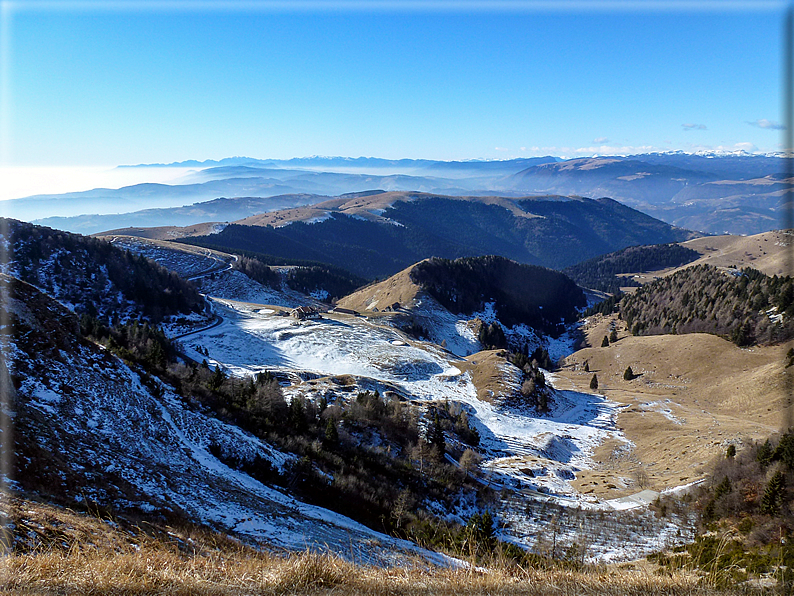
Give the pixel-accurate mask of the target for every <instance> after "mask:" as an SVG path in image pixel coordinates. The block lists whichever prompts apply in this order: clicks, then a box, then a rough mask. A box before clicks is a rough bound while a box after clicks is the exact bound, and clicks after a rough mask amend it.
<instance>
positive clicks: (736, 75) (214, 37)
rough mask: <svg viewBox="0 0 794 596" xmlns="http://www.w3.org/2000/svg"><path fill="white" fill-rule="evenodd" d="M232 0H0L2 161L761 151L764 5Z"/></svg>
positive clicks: (773, 69)
mask: <svg viewBox="0 0 794 596" xmlns="http://www.w3.org/2000/svg"><path fill="white" fill-rule="evenodd" d="M235 6H236V7H235V8H234V9H232V10H219V9H218V5H201V4H188V5H181V4H179V3H171V4H158V3H151V4H137V5H136V4H135V3H133V4H123V3H121V4H115V5H112V8H107V7H105V8H104V9H98V8H93V5H92V4H91V3H83V4H60V3H57V2H56V3H47V4H45V5H41V4H39V3H36V2H27V3H25V2H23V3H19V2H17V3H14V4H8V3H6V4H5V6H4V10H3V15H4V16H3V18H4V23H3V28H2V32H3V33H4V39H3V40H2V49H3V54H4V56H3V64H4V73H3V87H4V88H3V98H4V100H5V101H4V108H3V118H4V125H3V128H4V132H5V135H4V137H5V138H4V146H3V159H4V161H5V164H6V165H36V166H54V165H68V166H75V165H84V166H85V165H110V164H131V163H152V162H173V161H180V160H185V159H218V158H222V157H228V156H233V155H246V156H252V157H261V158H266V157H272V158H289V157H296V156H306V155H344V156H353V157H357V156H377V157H386V158H402V157H415V158H431V159H475V158H486V159H494V158H496V159H504V158H509V157H518V156H530V155H547V154H554V155H562V156H574V155H584V154H593V153H602V154H604V153H634V152H644V151H650V150H671V149H682V150H687V151H691V150H697V149H709V148H710V149H716V148H724V149H734V148H744V149H747V150H751V151H756V150H758V151H775V150H777V149H779V143H780V141H781V132H780V130H778V129H777V124H778V123H780V121H781V120H782V109H781V104H782V102H781V91H782V88H781V69H782V67H781V44H782V41H781V36H782V16H783V6H784V5H783V4H782V3H781V4H774V3H756V4H752V5H751V4H747V5H744V4H737V3H730V4H725V3H722V4H721V3H719V2H718V3H716V5H714V3H688V4H686V5H685V6H684V8H681V9H680V10H643V9H642V5H641V4H637V5H633V8H632V5H631V4H620V3H618V8H617V9H611V10H610V9H607V8H609V7H610V6H612V5H606V4H604V3H596V4H595V5H594V6H595V8H594V9H588V8H587V6H589V5H586V6H585V8H582V6H581V4H577V5H576V6H577V7H578V8H575V9H570V10H553V9H549V8H548V6H547V5H546V4H533V3H532V2H524V3H521V4H518V5H511V4H509V3H508V4H507V5H505V4H504V3H503V4H502V5H501V6H502V8H501V9H500V10H484V9H483V6H482V5H465V4H454V3H452V4H448V5H444V6H443V9H435V8H433V9H431V8H427V5H425V6H424V7H423V5H422V4H421V3H418V4H417V3H414V4H412V5H411V8H409V9H400V8H399V6H398V7H397V8H395V5H394V4H389V5H382V4H379V5H376V6H375V7H374V8H368V5H366V4H361V3H353V4H333V3H332V4H330V5H324V4H322V3H319V4H309V5H307V6H305V7H304V10H299V11H292V10H283V9H280V8H279V7H278V6H277V5H273V4H259V3H256V2H251V3H246V4H237V5H235ZM326 6H329V7H331V8H326ZM472 6H474V8H472ZM505 6H508V8H507V9H505V8H504V7H505ZM514 6H518V7H519V8H518V9H516V8H513V7H514ZM704 6H705V8H704ZM713 6H716V8H714V7H713ZM175 7H176V8H175ZM180 7H181V8H180ZM417 7H418V8H417ZM626 7H628V8H626ZM638 7H639V8H638ZM436 8H437V5H436Z"/></svg>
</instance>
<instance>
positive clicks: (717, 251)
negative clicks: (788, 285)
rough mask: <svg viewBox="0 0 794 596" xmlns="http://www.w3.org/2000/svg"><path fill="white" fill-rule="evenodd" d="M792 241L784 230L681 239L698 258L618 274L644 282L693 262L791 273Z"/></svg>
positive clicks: (768, 272)
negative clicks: (691, 260) (647, 269)
mask: <svg viewBox="0 0 794 596" xmlns="http://www.w3.org/2000/svg"><path fill="white" fill-rule="evenodd" d="M792 242H794V235H791V233H789V232H784V231H780V230H778V231H773V232H763V233H761V234H755V235H753V236H731V235H724V236H706V237H704V238H695V239H694V240H687V241H686V242H681V243H680V244H681V246H686V247H687V248H691V249H692V250H696V251H697V252H699V253H700V255H701V256H700V258H699V259H697V260H695V261H693V262H691V263H687V264H686V265H682V266H681V267H669V268H667V269H661V270H659V271H649V272H645V273H626V274H622V275H621V276H620V277H631V278H634V279H635V280H636V281H638V282H640V283H642V284H646V283H650V282H652V281H653V280H654V279H655V278H657V277H665V276H667V275H672V274H673V273H676V272H677V271H680V270H681V269H686V268H688V267H695V266H696V265H711V266H713V267H720V268H729V267H738V268H739V269H742V268H744V267H752V268H753V269H758V270H759V271H761V272H763V273H766V274H767V275H791V274H792V273H794V272H792V271H787V269H788V262H789V256H790V252H789V251H790V249H791V247H790V246H789V245H790V244H791V243H792ZM623 290H624V291H625V292H633V291H635V290H636V288H633V287H627V288H623Z"/></svg>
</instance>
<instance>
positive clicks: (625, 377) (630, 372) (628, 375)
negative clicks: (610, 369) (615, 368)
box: [623, 366, 634, 381]
mask: <svg viewBox="0 0 794 596" xmlns="http://www.w3.org/2000/svg"><path fill="white" fill-rule="evenodd" d="M633 378H634V371H633V370H631V367H630V366H627V367H626V370H625V371H623V380H624V381H631V380H632V379H633Z"/></svg>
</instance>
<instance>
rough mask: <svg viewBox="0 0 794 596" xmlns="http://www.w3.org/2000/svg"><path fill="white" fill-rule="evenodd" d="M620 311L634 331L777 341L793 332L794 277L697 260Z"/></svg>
mask: <svg viewBox="0 0 794 596" xmlns="http://www.w3.org/2000/svg"><path fill="white" fill-rule="evenodd" d="M620 315H621V317H622V318H623V319H624V320H625V321H626V323H627V325H628V327H629V329H630V330H631V332H632V333H633V334H634V335H657V334H662V333H698V332H700V333H715V334H717V335H722V336H725V337H727V338H729V339H730V340H731V341H733V342H734V343H736V344H737V345H739V346H745V345H751V344H754V343H759V344H769V343H774V342H778V341H782V340H785V339H788V338H790V337H792V335H794V325H792V323H791V316H792V315H794V280H792V278H790V277H778V276H774V277H769V276H767V275H764V274H763V273H761V272H759V271H757V270H755V269H750V268H746V269H743V270H742V271H732V272H725V271H723V270H720V269H717V268H715V267H711V266H709V265H698V266H696V267H690V268H687V269H684V270H682V271H679V272H677V273H675V274H673V275H671V276H669V277H663V278H661V279H658V280H656V281H654V282H652V283H650V284H647V285H645V286H643V287H641V288H639V289H638V290H637V291H636V292H635V293H634V294H631V295H627V296H625V297H624V298H623V299H622V300H621V301H620Z"/></svg>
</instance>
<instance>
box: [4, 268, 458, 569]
mask: <svg viewBox="0 0 794 596" xmlns="http://www.w3.org/2000/svg"><path fill="white" fill-rule="evenodd" d="M0 284H1V285H2V286H3V287H2V289H3V290H4V291H10V294H9V295H10V300H9V303H8V304H7V308H8V311H9V313H10V314H11V316H12V318H13V320H14V322H15V331H16V335H15V337H14V338H13V339H12V340H10V341H9V336H8V335H5V334H4V335H3V336H2V338H3V341H4V342H5V344H4V345H3V346H2V347H3V353H4V354H6V355H8V356H10V359H9V360H8V362H9V369H10V373H11V375H12V379H13V380H14V382H15V386H17V392H16V413H15V416H14V423H15V432H16V435H17V443H18V446H19V462H18V467H19V470H18V474H17V480H18V481H19V483H20V484H21V486H22V487H23V488H30V489H36V488H44V489H46V490H47V491H48V492H51V493H52V492H54V493H56V494H57V495H59V496H60V497H63V498H67V499H75V500H78V501H79V500H82V499H91V500H95V501H97V502H100V503H110V504H114V505H115V506H117V507H119V508H121V509H126V508H132V509H136V510H140V511H144V512H146V511H150V512H153V514H159V512H171V513H173V514H175V515H178V516H180V517H184V518H186V519H189V520H193V521H198V522H201V523H206V524H208V525H210V526H212V527H215V528H217V529H218V530H221V531H224V532H229V533H231V534H233V535H236V536H238V537H240V538H243V539H246V540H250V541H255V542H257V543H261V544H263V545H265V546H268V547H271V548H287V549H296V550H302V549H305V548H310V549H316V550H330V551H332V552H334V553H337V554H339V555H340V556H343V557H351V558H354V559H355V560H357V561H369V562H373V563H378V564H395V563H399V562H400V561H401V560H403V559H405V558H406V557H410V556H415V555H419V556H421V557H424V558H425V559H427V560H429V561H432V562H436V563H439V564H446V563H448V562H449V560H448V559H446V558H445V557H442V556H440V555H437V554H435V553H431V552H429V551H426V550H423V549H419V548H418V547H416V546H415V545H413V544H411V543H408V542H405V541H401V540H396V539H393V538H390V537H388V536H386V535H383V534H380V533H378V532H375V531H373V530H370V529H369V528H367V527H365V526H363V525H361V524H359V523H356V522H354V521H352V520H350V519H348V518H346V517H344V516H341V515H338V514H335V513H333V512H330V511H328V510H326V509H323V508H320V507H316V506H312V505H307V504H305V503H302V502H300V501H298V500H296V499H295V498H293V497H291V496H290V495H288V494H285V493H284V492H281V491H279V490H276V489H274V488H270V487H268V486H265V485H263V484H262V483H260V482H258V481H256V480H254V479H253V478H251V477H250V476H248V475H246V474H243V473H241V472H238V471H236V470H233V469H231V468H230V467H228V466H226V465H225V464H223V463H222V462H221V461H219V459H218V458H216V457H215V456H214V455H213V454H212V453H211V451H214V452H222V453H224V454H225V456H226V457H229V456H233V457H236V458H238V459H240V460H245V461H253V460H255V459H258V460H259V461H267V462H270V465H272V466H274V467H275V468H281V467H283V466H284V465H285V463H286V462H287V461H288V460H289V459H290V456H288V455H286V454H283V453H280V452H278V451H276V450H274V449H273V448H272V447H270V446H269V445H267V444H266V443H263V442H262V441H260V440H259V439H257V438H255V437H253V436H252V435H249V434H247V433H245V432H243V431H241V430H240V429H239V428H237V427H235V426H233V425H230V424H228V423H225V422H223V421H221V420H218V419H216V418H213V417H212V416H210V415H208V414H207V413H205V412H202V411H200V410H198V409H196V408H193V407H190V406H189V405H188V404H185V403H183V402H182V400H181V398H180V397H179V396H177V395H176V394H175V393H174V392H173V391H172V389H171V388H170V387H168V386H166V385H164V384H162V383H160V382H159V381H158V380H156V379H152V378H151V377H148V376H146V375H142V374H140V373H138V372H136V371H134V370H132V369H131V368H130V367H128V366H127V365H125V364H124V363H122V362H121V361H120V360H118V359H117V358H115V357H114V356H112V355H110V354H109V353H108V352H107V351H105V350H103V349H101V348H99V347H97V346H95V345H94V344H91V343H89V342H86V341H85V340H83V339H81V338H80V337H79V336H77V335H76V333H75V331H76V325H77V321H76V319H75V318H74V316H73V315H71V313H69V312H68V311H67V310H66V309H64V308H63V307H61V306H60V305H58V304H57V303H55V302H54V301H52V300H51V299H49V298H48V297H46V296H45V295H43V294H41V293H40V292H38V291H37V290H36V289H35V288H33V287H32V286H28V285H27V284H23V283H20V282H14V283H13V284H11V285H10V287H9V280H8V278H6V277H3V278H0ZM211 447H212V449H211Z"/></svg>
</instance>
